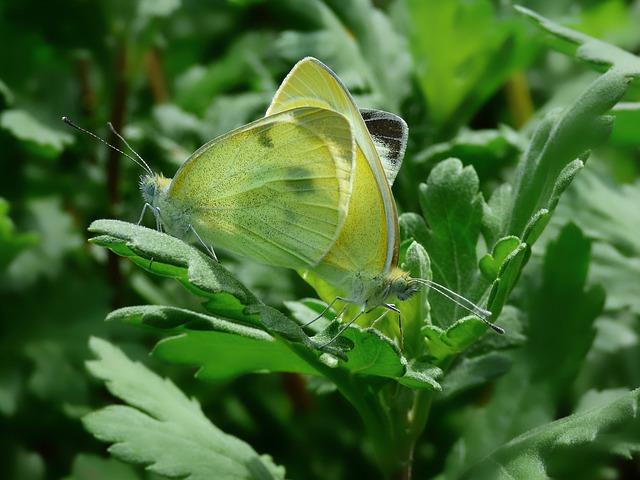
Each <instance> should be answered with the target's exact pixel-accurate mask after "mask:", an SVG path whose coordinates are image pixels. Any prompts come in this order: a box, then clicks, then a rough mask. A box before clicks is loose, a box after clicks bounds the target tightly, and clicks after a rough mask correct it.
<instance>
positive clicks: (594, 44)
mask: <svg viewBox="0 0 640 480" xmlns="http://www.w3.org/2000/svg"><path fill="white" fill-rule="evenodd" d="M515 8H516V10H518V11H519V12H520V13H522V14H523V15H526V16H528V17H530V18H531V19H533V20H534V21H536V22H537V23H538V24H539V25H540V27H542V28H543V29H545V30H547V31H548V32H549V33H551V34H553V35H555V37H557V38H558V39H560V40H562V41H564V42H565V45H566V46H568V47H569V48H570V52H571V54H575V56H576V57H578V58H580V59H581V60H584V61H585V62H588V63H591V64H593V65H594V66H596V67H599V68H602V66H607V67H611V69H613V70H616V71H618V72H619V73H620V74H622V75H623V76H625V77H632V78H637V77H640V58H638V57H636V56H635V55H633V54H631V53H629V52H627V51H625V50H623V49H621V48H618V47H616V46H614V45H611V44H610V43H607V42H603V41H602V40H598V39H595V38H592V37H590V36H588V35H585V34H584V33H580V32H576V31H575V30H571V29H570V28H566V27H563V26H561V25H558V24H557V23H555V22H552V21H551V20H549V19H547V18H545V17H543V16H542V15H539V14H537V13H536V12H533V11H531V10H529V9H528V8H525V7H522V6H516V7H515Z"/></svg>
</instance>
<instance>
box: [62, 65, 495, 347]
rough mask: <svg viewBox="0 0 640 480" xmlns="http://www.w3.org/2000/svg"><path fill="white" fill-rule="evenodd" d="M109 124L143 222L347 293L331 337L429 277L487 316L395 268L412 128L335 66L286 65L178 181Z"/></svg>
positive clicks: (185, 166)
mask: <svg viewBox="0 0 640 480" xmlns="http://www.w3.org/2000/svg"><path fill="white" fill-rule="evenodd" d="M63 120H64V121H65V122H66V123H68V124H69V125H71V126H73V127H74V128H77V129H79V130H81V131H83V132H85V133H88V134H89V135H92V136H93V137H95V138H97V139H98V140H100V141H102V142H104V143H107V142H106V141H104V140H103V139H101V138H99V137H97V136H96V135H94V134H92V133H91V132H88V131H86V130H84V129H82V128H81V127H78V126H77V125H75V124H74V123H73V122H71V121H70V120H68V119H67V118H66V117H63ZM111 128H112V127H111ZM112 131H113V133H115V134H116V135H117V136H118V137H119V138H120V139H121V140H122V141H123V142H124V144H125V145H126V146H127V147H129V148H130V149H131V151H132V152H133V153H134V154H135V155H136V157H137V159H136V158H133V157H131V156H129V155H127V154H126V153H124V152H122V151H121V150H119V149H117V148H115V147H113V146H112V145H109V144H108V143H107V145H109V146H110V147H111V148H114V149H116V150H117V151H119V152H120V153H122V154H124V155H126V156H127V157H128V158H130V159H131V160H133V161H134V162H136V163H137V164H138V165H140V166H141V167H142V168H143V169H144V170H145V174H144V175H143V176H142V177H141V181H140V189H141V192H142V197H143V199H144V200H145V205H144V208H143V210H142V214H141V217H140V219H141V220H142V218H143V216H144V214H145V212H146V210H147V209H150V210H151V211H152V213H153V214H154V217H155V219H156V226H157V228H158V230H162V229H164V230H165V231H166V232H167V233H169V234H171V235H173V236H176V237H178V238H183V239H186V238H188V237H190V236H192V237H195V238H196V239H197V240H198V241H199V242H200V243H201V244H202V245H204V246H205V248H206V249H207V250H208V252H209V253H210V254H211V256H212V257H214V258H216V256H215V252H214V250H213V248H212V247H211V245H212V244H213V245H216V247H218V246H220V247H223V248H224V249H226V250H228V251H230V252H233V253H236V254H239V255H242V256H245V257H249V258H251V259H254V260H256V261H258V262H262V263H265V264H269V265H274V266H279V267H286V268H291V269H296V270H299V271H304V272H308V273H309V274H312V275H316V276H318V277H319V278H321V279H323V280H324V281H326V282H327V283H328V284H330V285H332V286H334V287H335V288H337V289H338V290H340V291H342V292H344V295H345V296H343V297H337V298H336V300H342V301H344V302H345V303H350V304H355V305H358V306H359V307H360V311H359V314H357V315H355V316H354V318H352V319H351V320H350V321H349V322H348V323H347V324H346V325H345V326H344V327H343V328H342V329H341V330H340V332H339V333H338V335H339V334H340V333H341V332H342V331H344V329H346V328H347V327H348V326H349V325H350V324H351V323H353V322H354V321H355V320H356V319H357V317H358V316H359V315H360V314H362V313H363V312H366V311H370V310H372V309H375V308H377V307H379V306H383V307H386V308H387V309H389V310H392V311H395V312H398V313H399V310H398V309H397V308H396V307H395V305H393V304H392V303H390V302H391V301H393V300H395V299H399V300H406V299H408V298H410V297H411V296H412V295H414V294H415V293H416V292H417V291H418V290H419V289H420V288H422V287H423V286H425V285H426V286H429V287H431V288H433V289H435V290H437V291H438V292H440V293H442V294H443V295H445V296H447V297H448V298H450V299H451V300H453V301H454V302H456V303H458V304H459V305H461V306H462V307H464V308H466V309H468V310H470V311H471V312H472V313H475V314H476V315H478V316H479V317H480V318H482V319H483V320H485V321H487V320H486V318H487V317H488V316H489V315H490V312H488V311H486V310H483V309H481V308H479V307H477V306H476V305H474V304H473V303H471V302H470V301H468V300H467V299H465V298H464V297H461V296H460V295H458V294H456V293H455V292H453V291H451V290H449V289H447V288H446V287H444V286H441V285H439V284H437V283H435V282H431V281H429V280H425V279H419V278H411V277H410V276H409V274H408V273H406V272H404V271H402V270H401V269H400V268H399V267H398V251H399V229H398V214H397V210H396V205H395V201H394V199H393V195H392V193H391V185H392V184H393V181H394V179H395V177H396V175H397V173H398V170H399V169H400V166H401V163H402V158H403V156H404V151H405V148H406V144H407V136H408V129H407V125H406V123H405V122H404V121H403V120H402V119H401V118H400V117H398V116H397V115H394V114H392V113H387V112H383V111H378V110H358V108H357V107H356V104H355V102H354V100H353V98H352V97H351V94H350V93H349V91H348V90H347V89H346V87H345V86H344V85H343V83H342V82H341V81H340V79H339V78H338V77H337V76H336V74H335V73H333V72H332V71H331V70H330V69H329V68H328V67H327V66H326V65H324V64H323V63H322V62H320V61H319V60H317V59H315V58H311V57H307V58H304V59H302V60H301V61H299V62H298V63H297V64H296V65H295V66H294V67H293V69H292V70H291V72H290V73H289V75H288V76H287V77H286V78H285V79H284V81H283V82H282V84H281V86H280V87H279V89H278V90H277V92H276V94H275V96H274V98H273V100H272V102H271V105H270V106H269V108H268V110H267V112H266V115H265V117H263V118H261V119H258V120H256V121H255V122H252V123H249V124H247V125H245V126H242V127H240V128H237V129H235V130H233V131H231V132H229V133H227V134H225V135H222V136H220V137H218V138H215V139H213V140H211V141H210V142H208V143H206V144H205V145H203V146H202V147H200V148H199V149H198V150H197V151H195V152H194V153H193V154H192V155H191V156H190V157H189V158H188V159H187V160H186V161H185V162H184V164H183V165H182V166H181V167H180V168H179V170H178V171H177V172H176V174H175V176H174V177H173V178H165V177H164V176H162V175H160V174H157V173H154V172H153V171H152V170H151V168H150V167H149V165H148V164H147V163H146V162H145V161H144V159H142V157H140V156H139V155H138V154H137V153H135V151H134V150H133V149H132V148H131V147H130V146H129V144H128V143H127V142H126V140H125V139H124V138H122V137H121V136H120V135H119V134H118V133H117V132H116V131H115V130H113V128H112ZM332 303H333V302H332ZM331 305H332V304H330V305H329V306H328V307H327V309H328V308H330V307H331ZM487 323H489V322H488V321H487ZM489 325H491V326H492V327H493V328H494V329H496V330H497V331H500V329H499V327H496V326H494V325H493V324H491V323H489ZM336 338H337V335H336ZM331 341H333V339H332V340H331ZM329 343H330V342H329Z"/></svg>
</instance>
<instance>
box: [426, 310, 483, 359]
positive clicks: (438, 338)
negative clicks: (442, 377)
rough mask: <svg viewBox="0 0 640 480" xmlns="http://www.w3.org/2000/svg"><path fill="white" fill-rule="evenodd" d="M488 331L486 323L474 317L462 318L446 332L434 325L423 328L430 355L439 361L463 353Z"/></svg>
mask: <svg viewBox="0 0 640 480" xmlns="http://www.w3.org/2000/svg"><path fill="white" fill-rule="evenodd" d="M486 331H487V326H486V325H485V323H484V322H483V321H482V320H480V319H478V318H476V317H474V316H468V317H464V318H461V319H460V320H458V321H457V322H456V323H454V324H453V325H451V326H450V327H449V328H447V329H446V330H443V329H441V328H439V327H436V326H434V325H426V326H425V327H423V328H422V333H423V334H424V336H425V339H426V342H427V347H428V349H429V354H430V355H431V356H433V357H434V358H436V359H438V360H441V359H444V358H447V357H449V356H451V355H454V354H457V353H461V352H462V351H464V350H465V349H466V348H468V347H469V346H470V345H471V344H472V343H474V342H475V341H476V340H478V338H480V337H481V336H482V335H484V334H485V333H486Z"/></svg>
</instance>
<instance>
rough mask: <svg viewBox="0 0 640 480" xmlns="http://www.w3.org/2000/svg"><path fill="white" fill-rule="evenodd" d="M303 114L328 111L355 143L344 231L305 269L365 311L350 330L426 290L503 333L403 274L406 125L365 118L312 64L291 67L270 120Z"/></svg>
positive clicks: (482, 313)
mask: <svg viewBox="0 0 640 480" xmlns="http://www.w3.org/2000/svg"><path fill="white" fill-rule="evenodd" d="M301 106H316V107H322V108H328V109H332V110H334V111H336V112H338V113H341V114H343V115H344V116H345V117H346V118H347V119H348V120H349V122H350V123H351V126H352V129H353V134H354V137H355V141H356V152H355V167H354V171H353V177H354V178H353V191H352V195H351V202H350V205H349V210H348V214H347V217H346V220H345V223H344V226H343V227H342V231H341V232H340V234H339V236H338V237H337V239H336V241H335V243H334V244H333V246H332V247H331V249H330V250H329V252H328V253H327V255H326V256H325V257H324V258H323V259H322V260H321V261H320V262H319V263H318V265H316V266H315V267H313V268H311V269H308V270H309V271H310V272H311V273H312V274H313V275H316V276H318V277H320V278H321V279H323V280H324V281H326V282H328V283H329V284H330V285H333V286H334V287H336V288H337V289H338V290H340V291H342V292H344V295H345V296H344V297H338V298H339V299H340V300H342V301H345V302H347V303H353V304H356V305H359V306H360V311H359V313H358V314H357V315H356V316H355V317H354V318H352V319H351V321H350V322H349V324H351V323H352V322H353V321H355V320H356V318H357V317H358V316H359V315H360V314H361V313H362V312H365V311H369V310H371V309H374V308H376V307H378V306H384V307H386V308H388V309H390V310H393V311H397V308H396V307H395V306H394V305H392V304H391V303H388V302H390V301H393V300H394V299H399V300H406V299H408V298H409V297H411V296H412V295H413V294H415V293H416V292H417V291H418V290H419V289H420V288H421V286H423V285H427V286H429V287H431V288H433V289H434V290H437V291H438V292H439V293H441V294H443V295H445V296H446V297H448V298H450V299H451V300H453V301H454V302H456V303H457V304H459V305H460V306H462V307H463V308H466V309H467V310H469V311H471V312H472V313H474V314H475V315H477V316H479V317H480V318H482V319H483V320H484V321H485V322H487V323H488V324H489V325H490V326H491V327H492V328H494V329H495V330H496V331H499V332H501V331H502V330H501V329H500V328H499V327H496V326H495V325H493V324H491V323H489V322H488V321H487V320H486V319H487V317H488V316H489V315H491V312H489V311H487V310H484V309H482V308H480V307H478V306H476V305H474V304H473V303H472V302H470V301H469V300H467V299H465V298H464V297H462V296H460V295H458V294H457V293H455V292H453V291H451V290H449V289H447V288H446V287H444V286H442V285H439V284H437V283H435V282H432V281H429V280H425V279H420V278H411V277H410V275H409V274H408V273H406V272H404V271H402V270H401V269H400V268H398V250H399V232H398V214H397V210H396V205H395V201H394V199H393V195H392V193H391V188H390V185H391V183H392V182H393V180H394V179H395V176H396V174H397V172H398V169H399V168H400V163H401V160H402V155H403V154H404V148H405V146H406V137H407V127H406V124H405V123H404V121H402V119H400V118H399V117H397V116H395V115H393V114H389V113H386V112H377V111H364V112H362V111H360V110H359V109H358V107H357V106H356V104H355V102H354V100H353V98H352V96H351V94H350V93H349V91H348V90H347V88H346V87H345V86H344V84H343V83H342V82H341V81H340V79H339V78H338V76H337V75H336V74H335V73H333V71H331V69H329V68H328V67H327V66H326V65H324V64H323V63H322V62H320V61H319V60H317V59H315V58H311V57H308V58H304V59H302V60H301V61H300V62H298V63H297V64H296V65H295V66H294V67H293V69H292V70H291V72H290V73H289V74H288V75H287V77H286V78H285V79H284V81H283V82H282V84H281V86H280V88H279V89H278V91H277V92H276V94H275V96H274V98H273V101H272V102H271V105H270V106H269V108H268V110H267V115H271V114H276V113H278V112H283V111H287V110H288V109H291V108H299V107H301ZM367 120H368V122H367ZM376 122H377V123H376ZM372 133H373V135H372ZM349 324H347V326H348V325H349ZM347 326H345V327H343V329H342V330H340V332H342V331H343V330H344V329H345V328H346V327H347ZM334 338H335V337H334ZM332 340H333V339H332Z"/></svg>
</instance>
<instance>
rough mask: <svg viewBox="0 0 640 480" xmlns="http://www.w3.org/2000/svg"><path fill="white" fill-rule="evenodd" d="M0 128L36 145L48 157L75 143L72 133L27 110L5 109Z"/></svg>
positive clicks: (1, 114) (0, 117)
mask: <svg viewBox="0 0 640 480" xmlns="http://www.w3.org/2000/svg"><path fill="white" fill-rule="evenodd" d="M0 128H3V129H5V130H7V131H8V132H9V133H11V134H12V135H13V136H14V137H16V138H17V139H18V140H20V141H23V142H26V143H27V144H29V145H31V146H32V147H35V148H34V150H35V151H36V152H38V153H40V154H42V155H43V156H46V157H56V156H57V155H59V154H60V153H61V152H62V151H63V150H64V149H65V148H66V147H67V146H68V145H71V144H72V143H73V137H72V136H71V135H70V134H68V133H66V132H62V131H60V130H57V129H52V128H51V127H49V126H48V125H45V124H44V123H42V122H40V121H39V120H37V119H36V118H35V117H33V116H32V115H31V114H30V113H29V112H27V111H25V110H5V111H4V112H2V113H0Z"/></svg>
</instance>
